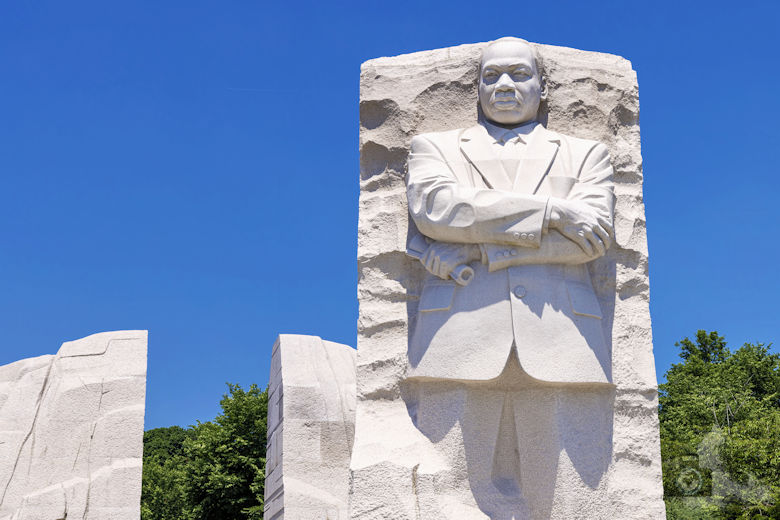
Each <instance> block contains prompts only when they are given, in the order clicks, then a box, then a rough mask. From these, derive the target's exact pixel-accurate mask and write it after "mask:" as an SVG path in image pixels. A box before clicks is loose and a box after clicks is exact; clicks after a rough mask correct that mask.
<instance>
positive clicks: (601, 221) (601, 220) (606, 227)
mask: <svg viewBox="0 0 780 520" xmlns="http://www.w3.org/2000/svg"><path fill="white" fill-rule="evenodd" d="M596 221H597V222H598V223H599V226H601V227H602V228H603V229H604V230H605V231H606V232H607V233H608V234H609V236H610V238H615V230H614V229H612V226H611V225H610V224H609V221H608V220H607V219H605V218H604V217H598V216H597V217H596Z"/></svg>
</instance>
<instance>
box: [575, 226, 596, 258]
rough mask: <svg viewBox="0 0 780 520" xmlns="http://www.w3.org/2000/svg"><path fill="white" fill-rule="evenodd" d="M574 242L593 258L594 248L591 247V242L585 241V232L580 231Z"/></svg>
mask: <svg viewBox="0 0 780 520" xmlns="http://www.w3.org/2000/svg"><path fill="white" fill-rule="evenodd" d="M574 242H575V243H576V244H577V245H578V246H580V249H582V250H583V251H585V254H586V255H588V256H593V246H592V245H590V242H588V241H587V240H586V239H585V233H584V232H582V231H580V232H579V233H577V235H576V236H575V238H574Z"/></svg>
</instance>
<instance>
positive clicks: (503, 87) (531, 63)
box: [479, 37, 547, 126]
mask: <svg viewBox="0 0 780 520" xmlns="http://www.w3.org/2000/svg"><path fill="white" fill-rule="evenodd" d="M546 98H547V87H546V86H545V84H544V80H543V79H542V72H541V70H540V69H539V60H538V58H537V56H536V52H535V51H534V49H533V47H531V45H530V44H529V43H528V42H527V41H525V40H522V39H520V38H511V37H507V38H501V39H499V40H495V41H493V42H491V43H489V44H488V46H487V47H485V49H484V50H483V51H482V60H481V62H480V67H479V104H480V106H481V107H482V113H483V114H484V115H485V117H486V118H487V119H488V121H491V122H493V123H498V124H500V125H513V126H516V125H521V124H523V123H527V122H529V121H533V120H535V119H536V116H537V113H538V112H539V105H540V103H541V102H542V101H544V100H545V99H546Z"/></svg>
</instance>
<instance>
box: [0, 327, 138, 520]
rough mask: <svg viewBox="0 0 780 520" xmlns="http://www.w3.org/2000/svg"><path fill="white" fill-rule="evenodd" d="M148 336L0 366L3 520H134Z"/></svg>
mask: <svg viewBox="0 0 780 520" xmlns="http://www.w3.org/2000/svg"><path fill="white" fill-rule="evenodd" d="M146 337H147V333H146V331H122V332H105V333H102V334H95V335H92V336H89V337H86V338H84V339H80V340H76V341H69V342H67V343H64V344H63V345H62V348H61V349H60V351H59V353H58V354H57V355H54V356H41V357H38V358H32V359H25V360H22V361H18V362H16V363H12V364H10V365H5V366H2V367H0V519H2V520H44V519H45V520H49V519H51V520H58V519H65V518H68V519H70V518H84V519H94V520H108V519H110V520H137V519H138V518H139V517H140V501H141V461H142V455H143V430H144V402H145V394H146Z"/></svg>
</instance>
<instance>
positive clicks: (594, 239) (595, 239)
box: [587, 232, 607, 256]
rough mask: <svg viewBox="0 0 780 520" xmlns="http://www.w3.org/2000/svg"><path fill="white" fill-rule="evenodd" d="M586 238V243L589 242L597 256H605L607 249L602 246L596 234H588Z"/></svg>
mask: <svg viewBox="0 0 780 520" xmlns="http://www.w3.org/2000/svg"><path fill="white" fill-rule="evenodd" d="M587 238H588V242H590V244H591V245H592V246H593V249H595V250H596V252H597V253H598V256H604V255H605V254H606V252H607V248H606V247H605V246H604V242H602V241H601V239H600V238H599V237H598V235H596V233H593V232H591V233H588V235H587Z"/></svg>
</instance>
